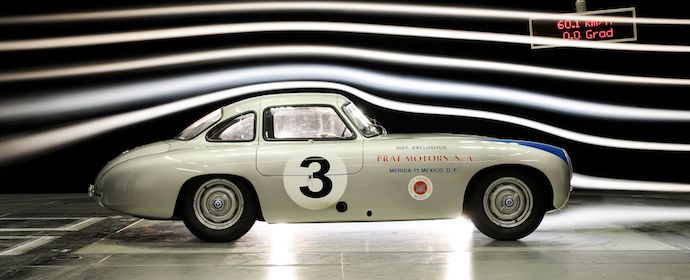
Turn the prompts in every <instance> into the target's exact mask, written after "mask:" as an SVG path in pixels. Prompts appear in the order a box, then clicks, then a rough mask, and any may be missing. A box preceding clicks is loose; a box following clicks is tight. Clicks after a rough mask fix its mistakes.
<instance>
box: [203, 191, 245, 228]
mask: <svg viewBox="0 0 690 280" xmlns="http://www.w3.org/2000/svg"><path fill="white" fill-rule="evenodd" d="M193 207H194V214H195V215H196V218H197V219H198V220H199V222H201V223H202V224H203V225H204V226H206V227H208V228H211V229H218V230H220V229H226V228H229V227H231V226H232V225H234V224H235V223H237V221H238V220H239V219H240V216H242V212H243V211H244V198H243V197H242V192H241V191H240V188H239V187H237V185H235V184H233V183H232V182H230V181H228V180H211V181H208V182H206V183H204V184H203V185H202V186H201V187H199V189H197V191H196V193H195V194H194V205H193Z"/></svg>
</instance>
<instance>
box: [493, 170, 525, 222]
mask: <svg viewBox="0 0 690 280" xmlns="http://www.w3.org/2000/svg"><path fill="white" fill-rule="evenodd" d="M532 206H533V199H532V192H531V191H530V189H529V187H528V186H527V184H525V183H524V182H523V181H521V180H520V179H518V178H514V177H503V178H499V179H498V180H496V181H494V182H493V183H491V185H489V187H488V188H487V189H486V191H485V192H484V212H485V213H486V215H487V216H488V217H489V219H490V220H491V221H492V222H493V223H494V224H496V225H498V226H501V227H506V228H512V227H516V226H519V225H521V224H522V223H524V222H525V220H527V218H528V217H529V216H530V213H532Z"/></svg>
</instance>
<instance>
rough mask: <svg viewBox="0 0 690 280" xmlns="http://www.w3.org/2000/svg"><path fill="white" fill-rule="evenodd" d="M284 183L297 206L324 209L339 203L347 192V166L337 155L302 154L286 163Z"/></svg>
mask: <svg viewBox="0 0 690 280" xmlns="http://www.w3.org/2000/svg"><path fill="white" fill-rule="evenodd" d="M283 185H284V186H285V191H286V192H287V194H288V196H289V197H290V199H292V201H294V202H295V203H296V204H297V205H299V206H301V207H303V208H307V209H311V210H318V209H325V208H327V207H329V206H331V205H334V204H336V203H337V202H338V200H340V197H342V196H343V193H345V188H346V187H347V169H346V168H345V163H344V162H343V160H342V159H340V157H338V156H336V155H331V154H328V153H326V154H324V153H321V152H319V153H313V154H306V153H305V154H300V155H299V156H294V157H291V158H290V159H289V160H288V161H287V163H286V164H285V169H284V170H283Z"/></svg>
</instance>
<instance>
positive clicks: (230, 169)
mask: <svg viewBox="0 0 690 280" xmlns="http://www.w3.org/2000/svg"><path fill="white" fill-rule="evenodd" d="M571 176H572V165H571V164H570V159H569V158H568V155H567V153H566V152H565V151H564V150H563V149H560V148H557V147H553V146H550V145H545V144H540V143H534V142H527V141H514V140H501V139H494V138H489V137H480V136H469V135H457V134H388V133H386V131H385V129H383V128H382V127H381V126H380V125H378V124H376V123H375V122H372V120H371V119H369V118H368V117H366V116H365V115H364V114H363V113H362V112H361V111H359V109H357V107H356V106H355V105H354V104H353V103H352V102H351V101H349V100H348V99H347V98H346V97H344V96H343V95H340V94H336V93H322V92H304V93H278V94H270V95H263V96H256V97H252V98H247V99H244V100H241V101H238V102H235V103H233V104H230V105H228V106H225V107H223V108H221V109H218V110H216V111H214V112H212V113H211V114H209V115H207V116H205V117H204V118H202V119H200V120H199V121H197V122H196V123H194V124H192V125H191V126H190V127H188V128H187V129H186V130H185V131H183V133H182V134H180V136H178V138H176V139H172V140H165V141H160V142H156V143H152V144H148V145H144V146H141V147H138V148H135V149H132V150H130V151H126V152H124V153H123V154H121V155H119V156H118V157H116V158H115V159H113V160H112V161H110V162H108V163H107V165H106V166H105V167H104V168H103V169H102V170H101V171H100V173H99V174H98V176H97V179H96V181H95V184H94V186H93V187H92V188H91V190H90V192H91V194H92V195H93V196H95V197H96V198H97V199H98V201H99V203H100V204H101V205H102V206H104V207H106V208H108V209H112V210H115V211H118V212H122V213H126V214H130V215H133V216H137V217H143V218H149V219H177V218H182V219H183V220H184V221H185V224H186V225H187V227H188V228H190V230H191V231H192V232H193V233H194V234H196V235H197V236H198V237H200V238H202V239H205V240H208V241H230V240H234V239H236V238H239V237H241V236H242V235H243V234H244V233H246V231H247V230H249V228H251V224H253V223H254V220H265V221H267V222H269V223H295V222H346V221H392V220H421V219H442V218H457V217H458V216H459V215H461V214H463V213H464V214H468V215H470V217H472V220H473V222H474V223H475V225H477V227H478V228H479V229H480V230H481V231H482V232H484V233H485V234H487V235H489V236H491V237H493V238H496V239H506V240H514V239H518V238H521V237H523V236H525V235H527V234H529V233H531V232H532V231H533V230H534V229H535V228H536V226H538V224H539V222H541V219H542V217H543V214H544V213H545V212H547V211H549V210H553V209H559V208H561V207H563V206H564V205H565V203H566V201H567V200H568V197H569V194H570V191H571V187H570V179H571ZM501 180H502V181H501ZM492 184H493V185H492ZM478 185H481V186H478ZM473 201H474V202H473ZM482 208H483V209H482ZM506 209H508V210H506ZM247 216H250V217H247ZM476 216H479V217H476ZM487 218H488V219H487ZM477 219H480V220H477ZM482 219H483V220H482ZM511 221H512V222H511ZM482 223H484V224H483V225H482ZM240 224H242V225H241V226H240ZM246 224H249V225H246ZM238 227H240V228H239V229H238ZM482 227H484V228H482Z"/></svg>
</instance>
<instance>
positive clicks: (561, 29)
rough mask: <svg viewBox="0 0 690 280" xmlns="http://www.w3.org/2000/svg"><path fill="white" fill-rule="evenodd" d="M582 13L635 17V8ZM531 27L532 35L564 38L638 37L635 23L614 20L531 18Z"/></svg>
mask: <svg viewBox="0 0 690 280" xmlns="http://www.w3.org/2000/svg"><path fill="white" fill-rule="evenodd" d="M581 15H583V16H586V15H596V16H598V17H602V16H615V17H633V18H634V16H635V9H634V8H625V9H615V10H604V11H593V12H586V13H582V14H581ZM530 28H531V35H532V36H539V37H549V38H560V39H564V40H586V41H602V40H612V41H613V40H615V41H618V42H621V41H634V40H636V39H637V36H636V29H635V28H636V26H635V24H634V23H624V22H614V21H613V20H600V18H599V19H597V20H558V19H555V20H554V19H531V20H530ZM532 47H533V48H545V47H551V46H543V45H533V46H532Z"/></svg>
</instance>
